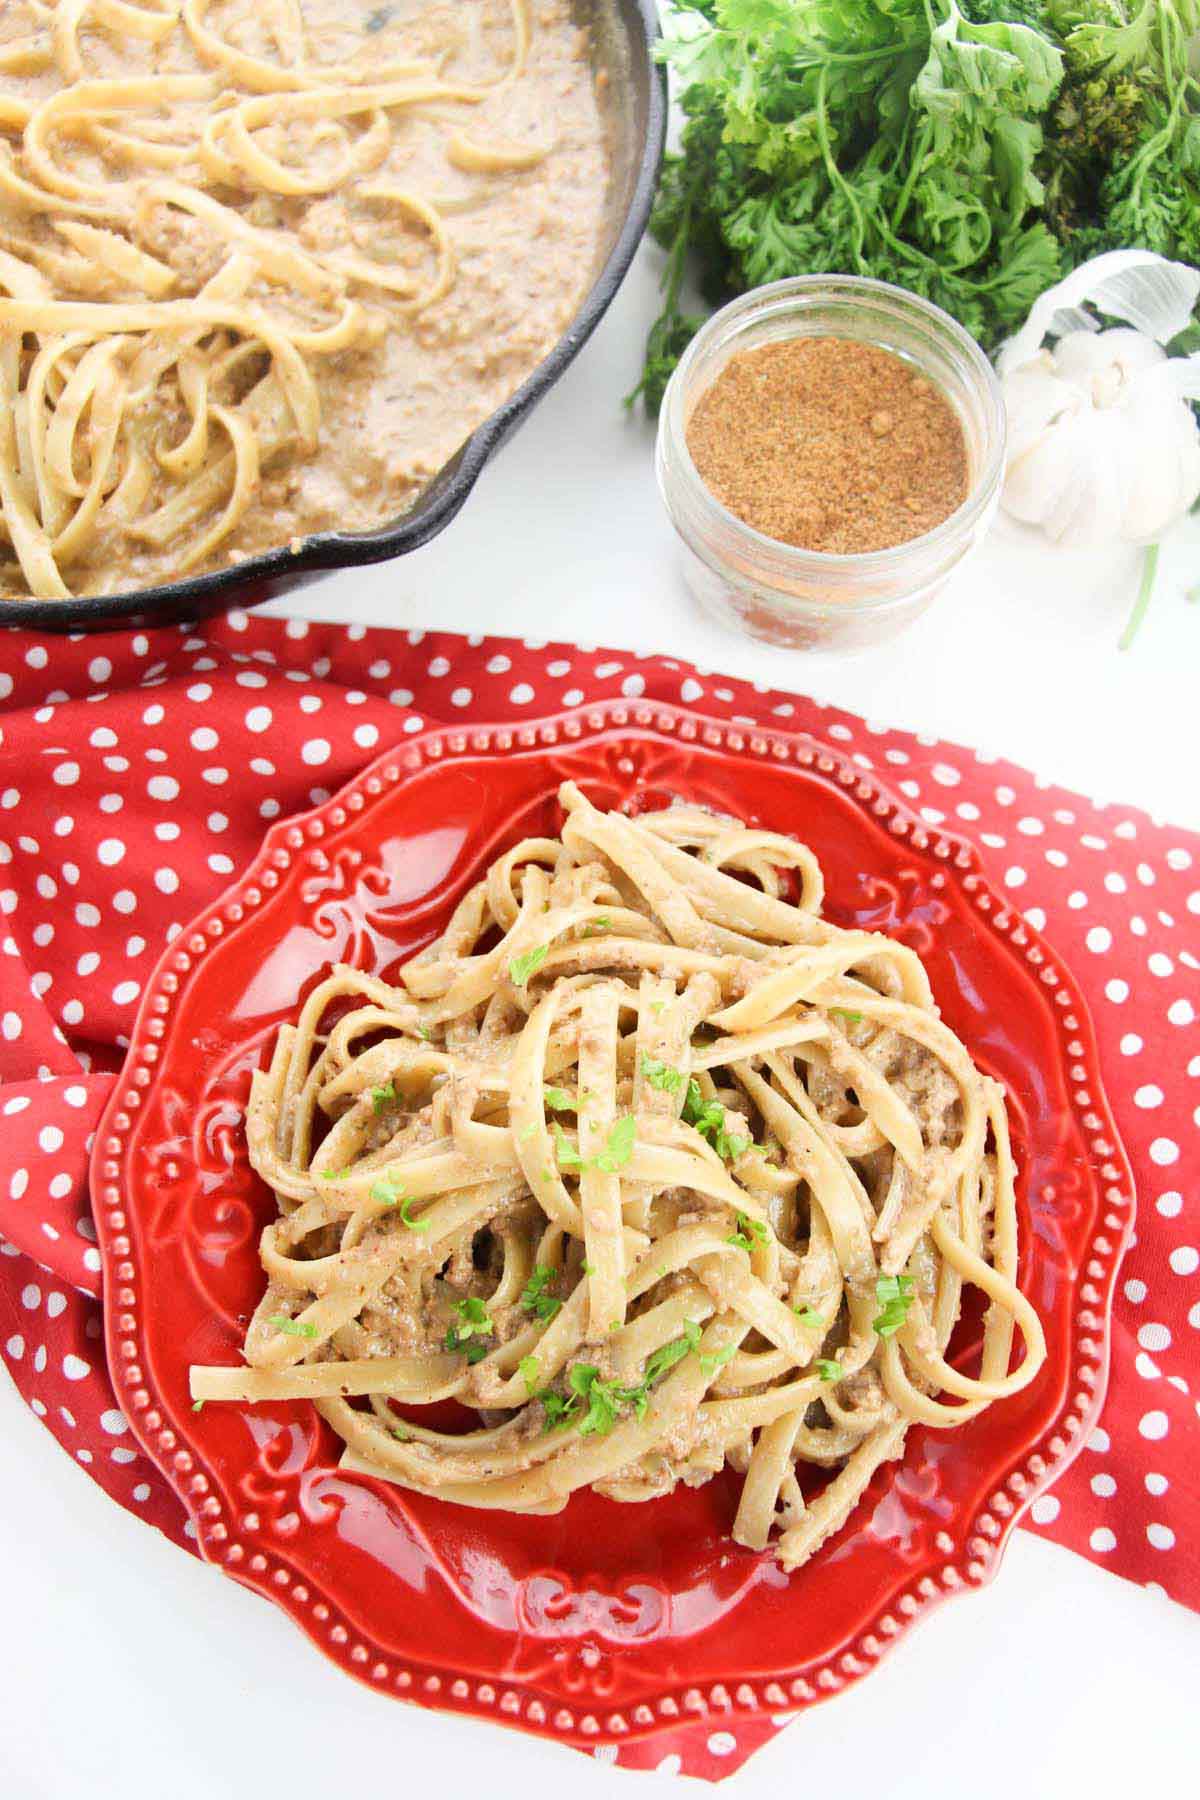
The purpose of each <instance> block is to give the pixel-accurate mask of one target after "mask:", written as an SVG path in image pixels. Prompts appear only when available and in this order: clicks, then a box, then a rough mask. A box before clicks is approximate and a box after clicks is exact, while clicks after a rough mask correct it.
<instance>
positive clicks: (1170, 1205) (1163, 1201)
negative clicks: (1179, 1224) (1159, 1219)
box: [1154, 1189, 1183, 1219]
mask: <svg viewBox="0 0 1200 1800" xmlns="http://www.w3.org/2000/svg"><path fill="white" fill-rule="evenodd" d="M1154 1205H1155V1209H1156V1210H1157V1211H1158V1212H1160V1213H1161V1214H1162V1216H1163V1218H1164V1219H1177V1218H1178V1217H1179V1215H1180V1213H1181V1212H1182V1210H1183V1195H1182V1194H1180V1193H1177V1192H1176V1191H1175V1190H1174V1189H1169V1190H1168V1192H1167V1193H1165V1194H1160V1195H1159V1196H1158V1199H1157V1200H1156V1201H1155V1202H1154Z"/></svg>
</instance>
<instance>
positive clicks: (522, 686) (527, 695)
mask: <svg viewBox="0 0 1200 1800" xmlns="http://www.w3.org/2000/svg"><path fill="white" fill-rule="evenodd" d="M508 697H509V699H510V700H511V701H512V703H513V705H514V706H528V705H529V702H530V701H531V700H532V699H533V689H532V688H531V687H530V685H529V683H528V682H527V681H518V683H517V685H516V687H514V688H510V689H509V690H508Z"/></svg>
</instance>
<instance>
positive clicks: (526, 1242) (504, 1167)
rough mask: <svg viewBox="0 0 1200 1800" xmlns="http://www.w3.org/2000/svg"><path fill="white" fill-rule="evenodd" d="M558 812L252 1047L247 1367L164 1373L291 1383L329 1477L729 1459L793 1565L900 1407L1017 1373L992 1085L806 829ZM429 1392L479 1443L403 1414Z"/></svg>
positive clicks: (1010, 1225) (680, 812)
mask: <svg viewBox="0 0 1200 1800" xmlns="http://www.w3.org/2000/svg"><path fill="white" fill-rule="evenodd" d="M560 799H561V802H562V806H563V809H564V813H565V819H564V823H563V826H562V833H561V837H560V838H528V839H525V840H524V841H522V842H520V843H518V844H517V845H515V847H514V848H513V849H511V850H509V851H508V852H507V853H506V854H505V855H503V856H501V857H500V858H499V859H498V860H497V861H496V862H495V863H494V864H493V865H492V866H491V868H490V869H489V870H488V873H487V876H486V878H485V879H484V880H483V881H481V882H479V883H478V884H477V885H476V886H474V887H472V888H471V890H470V891H469V892H468V893H467V894H466V895H465V896H464V898H463V899H462V901H461V902H460V903H459V905H458V907H457V909H456V911H455V913H454V915H453V917H452V918H451V920H450V923H449V925H448V926H447V928H446V930H445V932H444V933H443V935H442V936H441V937H440V938H439V939H438V940H437V941H436V942H435V943H434V944H432V945H430V946H429V947H428V948H427V949H426V950H424V951H423V952H422V953H421V954H420V955H418V956H417V957H415V958H414V959H413V960H412V961H411V962H409V963H408V964H407V965H406V966H405V967H404V968H403V969H402V971H401V976H400V982H401V985H399V986H397V987H392V986H390V985H389V984H388V983H386V982H384V981H381V980H379V979H377V978H375V977H373V976H370V975H366V974H363V973H362V972H360V971H357V970H354V969H350V968H338V969H336V970H335V971H334V973H333V974H332V975H331V976H330V977H329V978H328V979H327V980H325V981H324V982H323V983H322V984H321V985H319V986H318V987H317V988H316V989H315V990H314V991H313V992H312V993H311V994H310V995H309V997H308V998H307V1000H306V1001H305V1003H304V1005H303V1008H302V1009H301V1011H300V1013H299V1016H298V1019H297V1021H296V1023H295V1024H294V1025H286V1026H284V1027H283V1029H282V1030H281V1031H280V1033H279V1038H278V1042H277V1044H276V1047H275V1052H274V1056H273V1059H272V1062H271V1066H270V1069H269V1070H268V1071H266V1072H259V1073H258V1074H256V1075H255V1077H254V1082H253V1089H252V1095H251V1100H250V1106H249V1112H248V1117H247V1133H248V1139H249V1147H250V1154H251V1159H252V1161H253V1164H254V1167H255V1168H256V1169H257V1170H258V1172H259V1173H260V1174H261V1176H262V1177H263V1179H264V1180H265V1181H266V1182H267V1183H269V1185H270V1186H271V1187H272V1188H273V1190H274V1192H275V1194H276V1197H277V1200H278V1212H279V1216H278V1217H277V1218H276V1219H275V1220H273V1221H272V1223H270V1224H269V1225H268V1226H267V1227H266V1229H265V1230H264V1232H263V1235H262V1245H261V1255H262V1263H263V1268H264V1271H265V1274H266V1277H267V1287H266V1292H265V1294H264V1297H263V1299H262V1301H261V1303H260V1304H259V1306H258V1308H257V1310H256V1312H255V1314H254V1317H253V1320H252V1321H251V1324H250V1327H249V1330H248V1332H247V1336H246V1343H245V1358H246V1367H244V1368H206V1367H196V1368H193V1369H192V1372H191V1391H192V1394H193V1397H194V1399H195V1400H196V1401H197V1402H199V1403H203V1402H206V1401H222V1400H223V1401H241V1402H246V1401H256V1400H277V1399H299V1398H309V1399H312V1400H313V1401H314V1402H315V1404H316V1406H317V1408H318V1409H319V1411H320V1412H321V1413H322V1415H323V1416H324V1417H325V1418H326V1419H327V1420H328V1421H329V1423H330V1424H331V1425H332V1426H333V1428H334V1430H335V1431H336V1432H337V1433H338V1434H339V1435H340V1436H341V1437H342V1439H343V1440H344V1441H345V1446H346V1448H345V1452H344V1456H343V1466H344V1467H346V1468H349V1469H353V1470H357V1471H359V1472H362V1473H366V1474H371V1475H376V1476H383V1477H386V1478H388V1479H390V1480H392V1481H395V1482H398V1483H400V1484H402V1485H403V1486H406V1487H410V1488H415V1489H417V1490H419V1491H421V1492H423V1493H426V1494H432V1495H436V1496H440V1497H441V1498H443V1499H446V1500H451V1501H455V1502H458V1503H459V1504H462V1505H468V1506H477V1507H497V1508H504V1509H508V1510H512V1511H521V1512H535V1513H547V1512H555V1511H557V1510H559V1509H560V1508H561V1507H562V1506H563V1505H564V1504H565V1503H566V1501H567V1499H568V1498H569V1496H570V1495H571V1494H572V1493H573V1492H574V1491H575V1490H576V1489H578V1488H582V1487H588V1486H590V1487H593V1488H595V1489H597V1490H598V1491H599V1492H601V1493H603V1494H606V1495H609V1496H611V1497H612V1498H614V1499H616V1500H623V1501H634V1500H646V1499H650V1498H653V1497H654V1496H657V1495H661V1494H665V1493H668V1492H670V1490H671V1489H672V1488H673V1487H674V1486H675V1485H676V1483H678V1482H686V1483H689V1484H692V1485H696V1484H699V1483H702V1482H705V1481H707V1480H709V1479H710V1477H712V1476H713V1475H714V1474H715V1473H716V1472H717V1471H718V1470H720V1469H721V1468H722V1466H723V1465H724V1464H726V1463H729V1464H731V1465H732V1466H733V1467H734V1468H736V1469H738V1470H740V1471H742V1472H743V1473H744V1477H745V1479H744V1483H743V1486H742V1492H741V1498H740V1502H739V1504H738V1508H737V1515H736V1519H735V1520H734V1522H733V1535H734V1537H735V1538H736V1539H737V1540H738V1542H740V1543H742V1544H745V1545H748V1546H751V1547H753V1548H756V1549H763V1548H765V1547H766V1546H767V1544H768V1543H769V1542H772V1541H773V1542H774V1544H775V1549H776V1552H777V1554H778V1556H779V1559H780V1561H781V1562H782V1564H783V1565H784V1567H785V1568H789V1569H792V1568H796V1567H798V1566H799V1565H800V1564H802V1563H803V1562H804V1561H805V1560H806V1559H807V1558H808V1557H809V1556H811V1555H812V1553H813V1552H814V1551H815V1550H816V1549H817V1548H818V1547H819V1546H820V1544H821V1543H822V1542H823V1541H824V1540H825V1539H826V1538H827V1537H828V1536H829V1535H830V1533H831V1532H833V1531H835V1530H837V1529H838V1527H839V1526H840V1525H841V1524H842V1523H843V1522H844V1521H845V1520H846V1518H847V1517H848V1516H849V1514H850V1513H851V1511H852V1510H853V1508H854V1506H855V1504H856V1503H857V1501H858V1499H859V1497H860V1495H861V1494H862V1492H863V1489H864V1488H865V1487H866V1485H867V1483H868V1481H869V1480H870V1478H871V1476H872V1474H873V1472H874V1471H875V1469H876V1468H877V1467H878V1466H879V1465H880V1464H881V1463H883V1462H885V1461H887V1460H889V1459H891V1458H895V1457H898V1456H899V1455H900V1454H901V1452H902V1449H903V1445H904V1438H905V1433H906V1432H907V1430H908V1428H909V1426H910V1425H912V1424H913V1423H915V1422H918V1421H920V1422H922V1423H925V1424H929V1425H934V1426H956V1425H959V1424H961V1423H962V1422H963V1421H965V1420H967V1419H970V1418H973V1417H974V1416H975V1415H976V1414H977V1413H979V1412H980V1411H981V1410H982V1409H983V1408H984V1407H986V1406H988V1405H990V1404H992V1403H993V1402H997V1401H1003V1400H1004V1399H1005V1397H1006V1396H1009V1395H1011V1394H1014V1393H1016V1392H1017V1391H1018V1390H1019V1389H1021V1388H1023V1387H1025V1386H1026V1385H1027V1384H1028V1383H1029V1382H1030V1381H1031V1380H1032V1379H1033V1377H1034V1376H1035V1375H1036V1373H1037V1371H1038V1369H1039V1367H1040V1366H1041V1363H1042V1361H1043V1358H1044V1354H1045V1345H1044V1339H1043V1334H1042V1328H1041V1325H1040V1322H1039V1320H1038V1317H1037V1314H1036V1313H1035V1311H1034V1310H1033V1308H1032V1307H1031V1305H1030V1304H1029V1302H1028V1300H1027V1299H1026V1298H1025V1297H1024V1295H1023V1294H1022V1293H1021V1292H1020V1290H1019V1288H1018V1287H1017V1284H1016V1276H1017V1221H1016V1209H1015V1201H1014V1180H1013V1177H1014V1170H1013V1158H1012V1153H1011V1150H1010V1145H1009V1135H1008V1128H1007V1121H1006V1116H1005V1107H1004V1099H1003V1094H1002V1090H1001V1089H1000V1087H999V1086H998V1084H997V1083H996V1082H994V1081H993V1080H991V1079H990V1078H988V1077H987V1076H985V1075H983V1074H981V1073H980V1071H979V1070H978V1069H976V1068H975V1066H974V1064H973V1063H972V1061H971V1059H970V1057H969V1056H968V1054H967V1052H966V1050H965V1049H964V1048H963V1046H962V1044H961V1043H960V1042H959V1041H958V1039H957V1038H956V1037H955V1036H954V1035H953V1034H952V1033H951V1032H950V1031H949V1030H948V1029H947V1028H946V1026H945V1025H943V1024H942V1023H941V1021H940V1019H939V1018H938V1014H937V1009H936V1007H935V1005H934V1002H933V998H932V995H931V993H930V989H929V983H928V979H927V977H926V974H925V971H924V969H923V967H922V965H921V962H920V960H919V958H918V957H917V956H916V955H915V953H914V952H913V951H911V950H909V949H907V948H905V947H904V946H902V945H900V944H898V943H896V942H895V941H893V940H892V939H889V938H887V937H884V936H881V935H878V934H875V933H870V932H863V931H846V930H840V929H838V928H837V927H836V926H833V925H831V924H828V923H826V922H824V921H823V920H822V918H821V905H822V897H823V884H822V877H821V870H820V867H819V865H818V863H817V861H816V858H815V857H814V856H813V854H812V853H811V851H809V850H808V849H806V848H805V846H804V845H803V844H801V843H799V842H797V841H796V840H794V839H791V838H788V837H783V836H779V835H776V834H775V833H772V832H768V831H763V830H758V829H755V828H751V827H748V826H746V825H743V824H741V823H740V822H738V821H737V820H733V819H729V818H723V817H718V816H715V815H713V814H711V813H708V812H705V811H702V810H700V809H698V808H693V807H687V806H680V805H677V806H672V807H670V808H668V809H667V810H665V811H662V812H656V813H650V814H647V815H644V816H642V817H641V818H638V819H636V820H635V819H630V818H627V817H625V816H623V815H622V814H619V813H605V812H601V811H599V810H598V809H597V808H596V807H594V806H593V805H592V804H591V803H590V802H589V801H588V800H587V799H586V797H585V796H584V795H583V794H582V793H581V792H580V791H579V789H578V788H576V787H575V786H574V785H573V784H571V783H567V784H565V785H564V786H563V788H562V789H561V793H560ZM792 896H796V897H795V898H793V897H792ZM967 1287H975V1288H978V1289H980V1290H981V1291H982V1293H983V1295H984V1296H985V1298H986V1300H987V1302H988V1305H987V1309H986V1312H985V1314H984V1321H983V1328H982V1350H981V1353H980V1357H979V1364H978V1370H977V1372H976V1373H975V1374H964V1373H963V1372H962V1371H961V1370H960V1369H959V1368H958V1367H957V1366H956V1365H955V1363H954V1362H952V1361H949V1360H947V1346H948V1343H949V1340H950V1337H951V1334H952V1332H953V1330H954V1327H955V1325H956V1323H957V1321H958V1318H959V1315H960V1310H961V1303H962V1296H963V1292H964V1289H965V1288H967ZM1018 1333H1019V1335H1020V1337H1021V1339H1022V1341H1023V1345H1024V1354H1023V1356H1022V1358H1021V1360H1020V1361H1019V1362H1018V1363H1017V1365H1016V1367H1015V1368H1010V1363H1011V1361H1012V1350H1013V1347H1014V1341H1015V1337H1016V1335H1017V1334H1018ZM449 1399H455V1400H457V1401H459V1402H461V1403H462V1404H463V1405H465V1406H466V1407H469V1408H472V1409H474V1411H475V1413H476V1414H477V1415H478V1421H477V1423H476V1424H475V1425H474V1426H473V1428H470V1429H466V1430H464V1431H453V1430H447V1429H445V1428H444V1426H442V1425H441V1424H440V1423H439V1424H438V1425H436V1426H435V1425H433V1424H429V1423H423V1422H422V1411H421V1409H422V1408H423V1407H425V1406H428V1405H430V1404H432V1403H434V1402H439V1401H444V1400H449ZM814 1470H816V1471H824V1472H826V1478H825V1480H824V1482H823V1483H821V1482H819V1481H814V1479H812V1471H814Z"/></svg>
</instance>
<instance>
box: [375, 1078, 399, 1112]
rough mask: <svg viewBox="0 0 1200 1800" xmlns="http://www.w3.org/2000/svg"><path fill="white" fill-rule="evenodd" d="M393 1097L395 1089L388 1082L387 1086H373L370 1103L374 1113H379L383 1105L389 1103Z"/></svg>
mask: <svg viewBox="0 0 1200 1800" xmlns="http://www.w3.org/2000/svg"><path fill="white" fill-rule="evenodd" d="M395 1098H396V1090H395V1088H394V1087H393V1086H392V1085H391V1083H390V1082H389V1083H388V1085H387V1087H373V1088H372V1089H371V1105H372V1106H373V1107H374V1108H375V1111H376V1113H381V1112H382V1111H383V1109H384V1107H385V1106H388V1105H390V1103H391V1102H392V1101H393V1100H394V1099H395Z"/></svg>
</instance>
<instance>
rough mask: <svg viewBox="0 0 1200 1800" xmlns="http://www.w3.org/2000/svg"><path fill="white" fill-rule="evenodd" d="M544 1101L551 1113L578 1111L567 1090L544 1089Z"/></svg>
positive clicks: (557, 1088)
mask: <svg viewBox="0 0 1200 1800" xmlns="http://www.w3.org/2000/svg"><path fill="white" fill-rule="evenodd" d="M542 1099H543V1100H544V1101H545V1103H546V1105H547V1107H548V1108H549V1110H550V1111H551V1112H575V1111H577V1110H578V1109H577V1107H576V1104H575V1102H574V1100H572V1098H571V1096H570V1094H569V1093H568V1092H567V1090H566V1088H560V1087H544V1088H543V1089H542Z"/></svg>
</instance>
